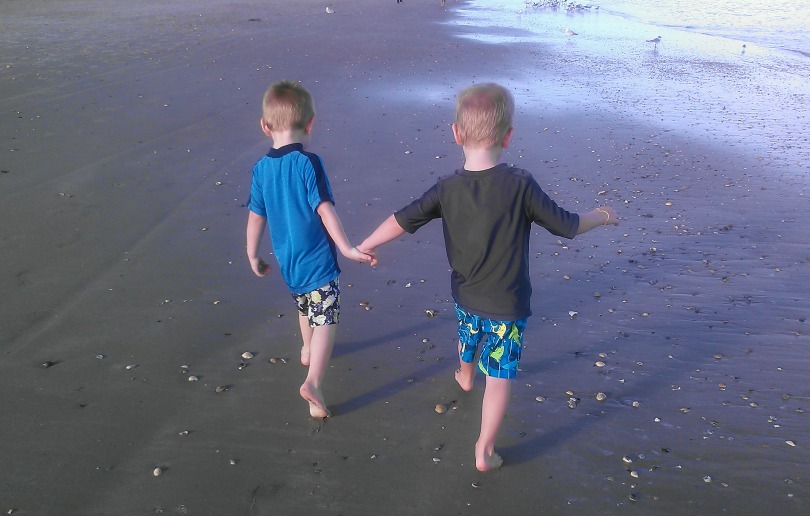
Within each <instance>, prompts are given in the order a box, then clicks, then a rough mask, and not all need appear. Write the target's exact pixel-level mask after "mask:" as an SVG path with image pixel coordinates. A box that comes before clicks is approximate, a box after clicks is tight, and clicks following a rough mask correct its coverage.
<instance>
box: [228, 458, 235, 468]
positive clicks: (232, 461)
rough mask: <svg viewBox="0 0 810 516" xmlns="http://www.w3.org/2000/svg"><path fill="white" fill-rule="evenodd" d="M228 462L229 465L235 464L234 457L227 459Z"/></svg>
mask: <svg viewBox="0 0 810 516" xmlns="http://www.w3.org/2000/svg"><path fill="white" fill-rule="evenodd" d="M228 464H230V465H231V466H236V459H231V460H229V461H228Z"/></svg>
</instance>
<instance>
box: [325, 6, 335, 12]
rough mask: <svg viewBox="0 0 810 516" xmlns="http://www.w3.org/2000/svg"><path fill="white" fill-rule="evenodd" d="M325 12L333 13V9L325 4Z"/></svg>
mask: <svg viewBox="0 0 810 516" xmlns="http://www.w3.org/2000/svg"><path fill="white" fill-rule="evenodd" d="M326 14H335V10H334V9H332V8H331V7H329V6H328V5H327V6H326Z"/></svg>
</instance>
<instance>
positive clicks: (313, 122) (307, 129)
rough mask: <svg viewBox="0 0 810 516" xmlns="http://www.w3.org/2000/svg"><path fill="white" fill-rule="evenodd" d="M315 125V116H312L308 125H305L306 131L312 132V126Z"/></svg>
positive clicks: (307, 132)
mask: <svg viewBox="0 0 810 516" xmlns="http://www.w3.org/2000/svg"><path fill="white" fill-rule="evenodd" d="M313 125H315V117H314V116H313V117H312V118H310V119H309V122H307V125H305V126H304V132H305V133H306V134H307V135H310V134H312V126H313Z"/></svg>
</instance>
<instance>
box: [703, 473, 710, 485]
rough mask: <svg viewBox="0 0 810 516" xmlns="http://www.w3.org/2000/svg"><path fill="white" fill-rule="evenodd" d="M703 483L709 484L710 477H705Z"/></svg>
mask: <svg viewBox="0 0 810 516" xmlns="http://www.w3.org/2000/svg"><path fill="white" fill-rule="evenodd" d="M703 481H704V482H706V483H707V484H708V483H710V482H711V481H712V477H710V476H709V475H706V476H705V477H703Z"/></svg>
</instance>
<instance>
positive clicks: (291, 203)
mask: <svg viewBox="0 0 810 516" xmlns="http://www.w3.org/2000/svg"><path fill="white" fill-rule="evenodd" d="M262 106H263V107H262V119H261V127H262V131H263V132H264V134H265V135H267V136H268V137H269V138H271V139H272V141H273V148H272V149H270V151H269V152H268V153H267V155H266V156H264V157H262V158H261V159H260V160H259V161H258V162H257V163H256V165H255V166H254V167H253V181H252V183H251V187H250V201H249V202H248V209H249V210H250V214H249V215H248V222H247V255H248V260H249V261H250V268H251V269H253V272H254V273H255V274H256V275H257V276H259V277H264V276H266V275H267V273H268V271H269V266H268V265H267V263H265V262H264V260H262V258H261V257H260V256H259V244H260V243H261V240H262V236H263V235H264V232H265V228H267V227H268V226H269V232H270V238H271V240H272V243H273V251H274V253H275V256H276V259H277V261H278V265H279V269H280V272H281V276H282V277H283V278H284V281H285V282H286V283H287V287H288V288H289V289H290V292H291V293H292V296H293V299H294V300H295V302H296V305H297V308H298V322H299V325H300V327H301V338H302V340H303V345H302V347H301V364H303V365H304V366H308V368H309V369H308V372H307V378H306V380H305V381H304V383H303V384H302V385H301V388H300V389H299V392H300V394H301V397H303V398H304V399H305V400H306V401H307V402H308V403H309V413H310V415H311V416H312V417H314V418H319V419H322V418H326V417H329V416H330V412H329V410H327V408H326V403H325V402H324V398H323V393H322V392H321V381H322V380H323V375H324V373H325V371H326V368H327V367H328V365H329V359H330V357H331V356H332V347H333V345H334V342H335V330H336V325H337V323H338V319H339V316H340V283H339V281H338V275H339V274H340V267H339V266H338V261H337V250H339V251H340V253H341V254H342V255H343V256H345V257H347V258H350V259H352V260H355V261H358V262H365V263H369V262H370V261H371V257H370V256H368V255H366V254H364V253H361V252H360V251H358V250H357V248H355V247H352V246H351V244H350V243H349V239H348V238H347V237H346V232H345V231H344V229H343V224H342V223H341V222H340V218H339V217H338V215H337V212H336V211H335V206H334V202H335V201H334V198H333V197H332V190H331V187H330V185H329V179H328V178H327V176H326V172H325V171H324V168H323V163H322V162H321V159H320V157H319V156H318V155H317V154H314V153H311V152H307V151H306V150H304V147H305V145H306V144H308V143H309V140H310V135H311V133H312V126H313V124H314V122H315V107H314V103H313V101H312V96H311V95H310V94H309V92H308V91H307V90H306V89H304V88H303V87H302V86H301V85H300V84H298V83H296V82H292V81H280V82H276V83H274V84H272V85H271V86H270V87H269V88H268V89H267V91H266V92H265V94H264V99H263V102H262ZM336 248H337V250H336Z"/></svg>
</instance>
